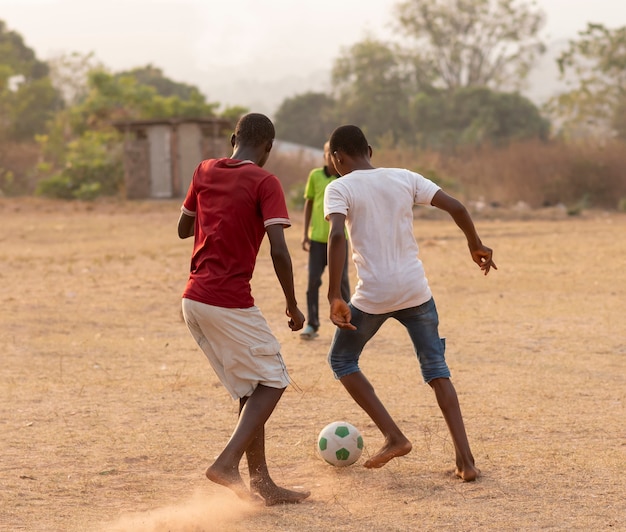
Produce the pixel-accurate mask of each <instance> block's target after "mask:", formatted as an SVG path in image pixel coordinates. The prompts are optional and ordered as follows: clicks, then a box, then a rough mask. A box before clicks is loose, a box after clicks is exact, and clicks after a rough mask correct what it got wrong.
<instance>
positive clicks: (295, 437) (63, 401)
mask: <svg viewBox="0 0 626 532" xmlns="http://www.w3.org/2000/svg"><path fill="white" fill-rule="evenodd" d="M178 208H179V204H178V202H173V201H167V202H142V203H102V204H93V205H89V204H80V203H57V202H51V201H36V200H9V199H3V200H0V301H1V302H2V306H1V307H0V349H1V353H2V365H1V367H0V394H1V395H0V409H1V415H0V530H3V531H4V530H6V531H18V530H32V531H67V532H73V531H77V532H78V531H80V532H84V531H159V532H162V531H172V532H174V531H175V532H182V531H185V532H192V531H193V532H200V531H213V530H215V531H235V532H243V531H251V530H253V531H270V530H277V531H298V532H313V531H315V532H317V531H320V530H329V531H352V530H371V531H418V530H419V531H427V530H446V531H447V530H462V531H473V530H480V531H483V530H544V531H550V530H568V531H569V530H626V524H625V521H624V519H625V518H626V481H625V476H624V466H625V464H626V428H625V425H624V419H625V417H626V410H625V402H626V216H625V215H617V214H604V213H585V214H584V215H583V216H581V217H575V218H565V217H564V218H561V219H557V220H534V221H533V220H514V219H510V218H509V219H502V220H498V219H497V218H494V217H491V218H492V219H489V220H487V219H484V220H481V219H478V220H477V226H478V229H479V232H480V234H481V236H482V238H483V241H484V242H485V243H486V244H487V245H489V246H491V247H493V248H494V250H495V255H494V258H495V260H496V262H497V264H498V267H499V270H498V271H494V272H492V273H491V274H490V275H489V276H487V277H483V276H482V275H481V274H480V272H479V270H478V268H477V267H476V266H475V265H474V264H473V263H472V262H471V261H470V258H469V254H468V253H467V249H466V245H465V242H464V239H463V237H462V234H461V233H460V231H459V230H458V229H457V228H456V226H455V225H454V224H453V222H452V221H449V220H447V219H442V220H440V219H428V217H427V218H426V219H419V220H417V221H416V234H417V235H418V240H419V242H420V243H421V254H422V259H423V260H424V263H425V267H426V272H427V274H428V277H429V280H430V283H431V286H432V289H433V292H434V294H435V298H436V301H437V304H438V308H439V313H440V318H441V333H442V336H446V338H447V346H448V350H447V358H448V362H449V364H450V367H451V370H452V374H453V381H454V383H455V385H456V387H457V391H458V393H459V398H460V401H461V407H462V409H463V413H464V416H465V421H466V425H467V430H468V434H469V437H470V442H471V443H472V447H473V451H474V455H475V457H476V461H477V465H478V466H479V467H480V468H481V469H482V472H483V476H482V477H481V478H480V479H479V481H477V482H475V483H469V484H466V483H462V482H460V481H459V480H457V479H455V478H454V477H453V474H452V467H453V465H454V464H453V456H454V453H453V449H452V446H451V442H450V438H449V436H448V432H447V429H446V427H445V425H444V422H443V420H442V418H441V415H440V413H439V411H438V408H437V407H436V404H435V399H434V396H433V394H432V392H431V390H430V388H429V387H428V386H426V385H425V384H423V383H422V381H421V377H420V375H419V368H418V364H417V362H416V361H415V360H414V356H413V355H412V353H411V348H410V345H409V341H408V337H407V336H406V335H405V333H404V331H403V330H402V329H401V328H400V327H399V326H398V325H396V324H395V323H388V324H386V325H385V326H384V327H383V329H382V330H381V332H380V333H379V335H378V336H377V337H376V338H375V339H374V340H373V341H372V342H371V344H370V346H369V347H368V348H367V350H366V352H365V353H364V355H363V360H362V367H363V370H364V371H365V372H366V374H367V375H368V376H369V377H370V379H371V380H372V382H373V384H374V385H375V387H376V389H377V391H378V393H379V395H380V396H381V398H382V399H383V400H384V401H385V402H386V404H387V406H388V407H389V410H390V411H391V413H392V414H393V415H394V416H395V417H396V419H397V421H398V423H399V424H400V425H401V427H402V428H403V429H404V430H405V432H406V434H407V435H408V436H409V437H410V438H411V439H412V441H413V444H414V447H413V452H412V453H411V454H409V455H408V456H406V457H403V458H401V459H397V460H393V461H392V462H390V463H389V464H388V465H387V466H385V467H384V468H382V469H380V470H375V471H371V470H367V469H365V468H363V467H361V464H362V462H363V458H361V460H360V461H359V462H358V463H357V464H355V465H354V466H351V467H348V468H344V469H336V468H333V467H331V466H329V465H327V464H325V463H324V462H322V461H321V460H320V459H319V458H318V457H317V455H316V453H315V449H314V442H315V438H316V435H317V433H318V432H319V430H320V429H321V428H322V427H323V426H324V425H326V424H327V423H329V422H330V421H335V420H338V419H345V420H347V421H350V422H351V423H353V424H355V425H356V426H357V427H359V428H360V429H361V432H362V434H363V437H364V440H365V452H364V455H368V454H371V453H373V452H375V451H376V450H378V448H379V446H380V445H381V443H382V439H381V437H380V433H379V432H378V431H377V429H376V428H375V427H374V426H373V425H372V424H371V422H369V420H368V419H367V418H366V417H365V416H364V414H363V413H362V412H361V411H360V409H359V408H358V407H357V406H356V405H354V404H353V403H352V401H351V399H349V397H348V396H347V394H346V393H345V392H344V390H343V388H342V387H341V385H340V384H339V383H338V382H336V381H335V380H334V379H333V377H332V374H331V372H330V369H329V368H328V366H327V363H326V352H327V349H328V346H329V343H330V339H331V335H332V332H333V328H332V326H331V324H330V322H329V321H328V320H325V321H324V323H323V326H322V329H321V331H320V332H321V334H320V336H319V338H317V339H316V340H315V341H313V342H310V343H306V342H302V341H301V340H300V339H299V337H298V335H297V334H294V333H291V332H290V331H289V329H288V328H287V326H286V318H285V316H284V314H283V312H284V302H283V299H282V297H280V296H279V294H280V289H279V285H278V282H277V281H276V279H275V277H274V275H273V272H272V268H271V262H270V260H269V257H268V253H267V247H265V246H264V248H263V249H262V251H261V255H260V259H259V264H258V269H257V275H256V276H255V279H254V286H253V289H254V294H255V296H256V299H257V303H258V304H259V306H260V307H261V309H262V310H263V312H264V314H265V316H266V317H267V319H268V321H269V322H270V325H271V326H272V328H273V330H274V331H275V333H276V334H277V336H278V337H279V339H280V340H281V342H282V344H283V354H284V356H285V359H286V362H287V365H288V367H289V369H290V371H291V375H292V377H293V380H294V384H295V385H294V386H293V387H290V388H289V389H288V391H287V392H286V393H285V395H284V398H283V400H282V401H281V403H280V404H279V407H278V409H277V411H276V413H275V415H274V416H273V417H272V418H271V420H270V422H269V424H268V428H267V432H268V437H269V439H268V444H267V447H268V450H267V452H268V459H269V461H270V468H271V471H272V473H273V476H274V477H275V480H276V481H277V482H279V483H280V484H282V485H285V486H287V487H294V486H303V487H305V488H308V489H310V490H311V491H312V495H311V497H310V499H309V500H307V501H305V502H304V503H303V504H301V505H296V506H286V507H282V506H281V507H272V508H252V507H250V506H249V505H247V504H246V503H243V502H241V501H239V500H238V499H237V498H236V497H235V496H234V495H232V494H231V493H230V492H229V491H228V490H226V489H225V488H222V487H219V486H215V485H212V484H211V483H210V482H208V481H207V480H206V479H205V478H204V470H205V468H206V467H207V465H209V464H210V463H211V461H212V459H213V457H214V456H215V455H216V454H217V453H218V452H219V451H220V450H221V449H222V447H223V445H224V444H225V442H226V440H227V438H228V436H229V434H230V432H231V430H232V427H233V424H234V422H235V418H236V411H237V404H236V403H235V402H234V401H232V400H231V399H230V397H229V396H228V395H227V393H226V392H225V390H224V389H223V388H222V387H221V385H220V384H219V382H218V381H217V379H216V378H215V376H214V375H213V373H212V371H211V369H210V367H209V365H208V362H207V361H206V360H205V358H204V356H203V355H202V353H201V351H200V350H199V348H198V347H197V346H196V345H195V344H194V342H193V340H192V338H191V336H190V334H189V332H188V331H187V329H186V327H185V325H184V323H183V322H182V320H181V316H180V294H181V291H182V288H183V285H184V283H185V281H186V276H187V271H188V262H189V253H190V246H191V241H189V240H187V241H180V240H178V238H177V236H176V231H175V225H176V220H177V217H178ZM293 218H294V227H293V228H292V229H290V230H289V231H288V232H287V234H288V238H289V239H290V245H291V249H292V255H293V259H294V267H295V277H296V282H297V287H298V294H299V301H300V303H301V305H302V308H304V306H305V282H306V255H305V253H304V252H303V251H301V250H300V247H299V239H300V234H301V213H298V212H296V213H294V214H293ZM324 290H325V287H323V291H324ZM322 302H325V299H324V292H322ZM323 308H324V312H323V314H324V315H325V314H326V308H325V307H323ZM244 469H245V468H244ZM244 474H245V472H244Z"/></svg>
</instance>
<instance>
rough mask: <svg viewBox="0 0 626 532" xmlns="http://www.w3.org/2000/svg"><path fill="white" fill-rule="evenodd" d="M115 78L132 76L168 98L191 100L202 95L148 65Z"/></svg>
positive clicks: (193, 88) (197, 90)
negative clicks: (175, 97)
mask: <svg viewBox="0 0 626 532" xmlns="http://www.w3.org/2000/svg"><path fill="white" fill-rule="evenodd" d="M115 76H116V77H117V78H123V77H126V76H131V77H133V78H135V79H136V80H137V83H139V84H140V85H148V86H149V87H154V89H155V90H156V92H157V94H159V95H161V96H164V97H166V98H167V97H169V96H177V97H178V98H180V99H181V100H191V99H193V98H195V97H196V96H197V95H198V94H199V93H200V90H199V89H198V88H197V87H194V86H193V85H188V84H187V83H180V82H177V81H174V80H172V79H169V78H167V77H165V76H164V75H163V71H162V70H161V69H160V68H157V67H155V66H153V65H146V66H144V67H139V68H133V69H132V70H126V71H124V72H119V73H118V74H116V75H115Z"/></svg>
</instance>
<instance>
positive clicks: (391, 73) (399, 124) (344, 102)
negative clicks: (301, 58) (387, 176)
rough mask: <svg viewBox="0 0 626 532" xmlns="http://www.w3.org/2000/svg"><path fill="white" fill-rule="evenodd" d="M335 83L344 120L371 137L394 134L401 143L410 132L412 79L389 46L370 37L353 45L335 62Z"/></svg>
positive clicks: (338, 104)
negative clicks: (409, 83) (409, 81)
mask: <svg viewBox="0 0 626 532" xmlns="http://www.w3.org/2000/svg"><path fill="white" fill-rule="evenodd" d="M332 84H333V90H334V92H335V93H336V94H337V112H336V114H337V116H338V117H339V119H340V121H341V122H343V123H352V124H358V125H359V126H360V127H361V128H362V129H363V131H364V132H365V134H366V135H367V136H368V138H370V139H374V138H378V137H381V138H382V137H385V135H387V134H391V136H392V138H393V140H394V142H398V141H399V140H400V139H402V138H405V137H406V135H407V134H408V133H409V131H410V124H409V120H408V101H409V94H410V87H409V85H408V78H407V75H406V73H405V71H404V70H403V68H402V65H401V63H400V60H399V57H398V55H397V54H396V53H395V51H394V49H392V48H391V47H390V46H389V45H387V44H385V43H383V42H380V41H377V40H373V39H369V38H368V39H366V40H364V41H362V42H360V43H357V44H355V45H354V46H352V47H351V48H349V49H348V50H347V51H346V52H345V53H344V54H343V55H342V56H340V57H339V58H338V59H337V60H336V61H335V64H334V66H333V69H332Z"/></svg>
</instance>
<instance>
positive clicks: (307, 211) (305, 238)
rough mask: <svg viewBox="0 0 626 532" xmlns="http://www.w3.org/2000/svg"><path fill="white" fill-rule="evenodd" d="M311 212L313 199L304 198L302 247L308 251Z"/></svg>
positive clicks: (309, 246) (309, 245)
mask: <svg viewBox="0 0 626 532" xmlns="http://www.w3.org/2000/svg"><path fill="white" fill-rule="evenodd" d="M312 213H313V200H312V199H309V198H306V199H305V200H304V233H303V234H302V249H303V250H304V251H309V249H310V248H311V239H310V238H309V226H310V225H311V215H312Z"/></svg>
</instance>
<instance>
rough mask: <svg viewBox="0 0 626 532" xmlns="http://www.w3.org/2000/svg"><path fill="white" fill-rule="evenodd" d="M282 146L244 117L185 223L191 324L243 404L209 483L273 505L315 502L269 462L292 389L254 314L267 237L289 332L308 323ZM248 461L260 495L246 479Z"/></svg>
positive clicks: (199, 187)
mask: <svg viewBox="0 0 626 532" xmlns="http://www.w3.org/2000/svg"><path fill="white" fill-rule="evenodd" d="M273 140H274V125H273V124H272V122H271V121H270V120H269V118H267V117H266V116H264V115H261V114H258V113H250V114H247V115H245V116H243V117H242V118H241V119H240V120H239V122H238V123H237V126H236V128H235V132H234V134H233V135H232V137H231V144H232V146H233V150H234V151H233V154H232V156H231V157H230V158H222V159H209V160H205V161H202V162H201V163H200V165H199V166H198V167H197V168H196V171H195V172H194V176H193V179H192V182H191V185H190V187H189V191H188V192H187V196H186V198H185V201H184V202H183V206H182V208H181V211H182V212H181V215H180V218H179V220H178V235H179V237H180V238H187V237H190V236H193V237H194V247H193V253H192V257H191V268H190V274H189V280H188V282H187V286H186V288H185V291H184V293H183V301H182V307H183V316H184V318H185V323H186V324H187V326H188V327H189V330H190V331H191V334H192V335H193V337H194V338H195V340H196V341H197V343H198V345H199V346H200V348H201V349H202V351H203V352H204V354H205V355H206V356H207V358H208V359H209V362H210V363H211V366H212V367H213V369H214V370H215V372H216V374H217V375H218V377H219V378H220V380H221V381H222V383H223V384H224V386H225V387H226V389H227V390H228V391H229V393H230V394H231V396H232V397H233V399H238V400H239V405H240V409H239V421H238V423H237V426H236V427H235V430H234V432H233V433H232V436H231V438H230V440H229V441H228V443H227V444H226V447H225V448H224V450H223V451H222V452H221V453H220V455H219V456H218V457H217V459H216V460H215V462H214V463H213V464H212V465H211V466H210V467H209V468H208V469H207V471H206V476H207V477H208V478H209V480H211V481H213V482H216V483H217V484H221V485H223V486H226V487H228V488H230V489H231V490H233V491H234V492H235V493H236V494H237V495H239V496H240V497H242V498H250V497H251V494H250V492H253V493H255V494H259V495H260V496H261V497H262V498H263V499H264V500H265V504H266V505H268V506H269V505H273V504H279V503H296V502H300V501H302V500H303V499H305V498H307V497H308V496H309V492H297V491H292V490H288V489H285V488H281V487H279V486H277V485H276V484H275V483H274V481H273V480H272V479H271V477H270V475H269V472H268V468H267V463H266V459H265V422H266V421H267V420H268V418H269V417H270V415H271V414H272V412H273V411H274V408H275V407H276V405H277V404H278V401H279V399H280V397H281V396H282V394H283V392H284V390H285V388H286V387H287V385H288V384H289V375H288V374H287V369H286V368H285V364H284V362H283V359H282V356H281V354H280V344H279V343H278V341H277V340H276V338H275V337H274V335H273V333H272V332H271V330H270V328H269V326H268V324H267V322H266V321H265V318H264V317H263V315H262V314H261V312H260V310H259V309H258V307H256V306H255V305H254V299H253V297H252V293H251V288H250V280H251V278H252V273H253V271H254V267H255V264H256V257H257V254H258V252H259V248H260V246H261V242H262V240H263V238H264V236H265V233H267V236H268V239H269V242H270V248H271V251H270V254H271V257H272V262H273V264H274V270H275V272H276V276H277V277H278V280H279V282H280V285H281V287H282V290H283V293H284V295H285V300H286V314H287V316H288V317H289V322H288V325H289V327H290V328H291V330H293V331H297V330H300V329H301V328H302V326H303V324H304V315H303V314H302V312H301V311H300V309H299V308H298V304H297V302H296V298H295V293H294V282H293V270H292V265H291V257H290V255H289V250H288V249H287V244H286V242H285V237H284V233H283V230H284V228H285V227H289V226H290V225H291V223H290V221H289V216H288V213H287V206H286V203H285V196H284V193H283V190H282V187H281V184H280V182H279V180H278V178H277V177H276V176H274V175H272V174H270V173H269V172H267V171H265V170H263V169H262V167H263V165H264V164H265V162H266V161H267V159H268V157H269V154H270V151H271V149H272V143H273ZM244 453H245V454H246V458H247V462H248V470H249V473H250V490H248V488H247V487H246V485H245V484H244V482H243V479H242V478H241V475H240V474H239V463H240V461H241V458H242V456H243V454H244ZM252 497H255V496H254V495H253V496H252Z"/></svg>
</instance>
